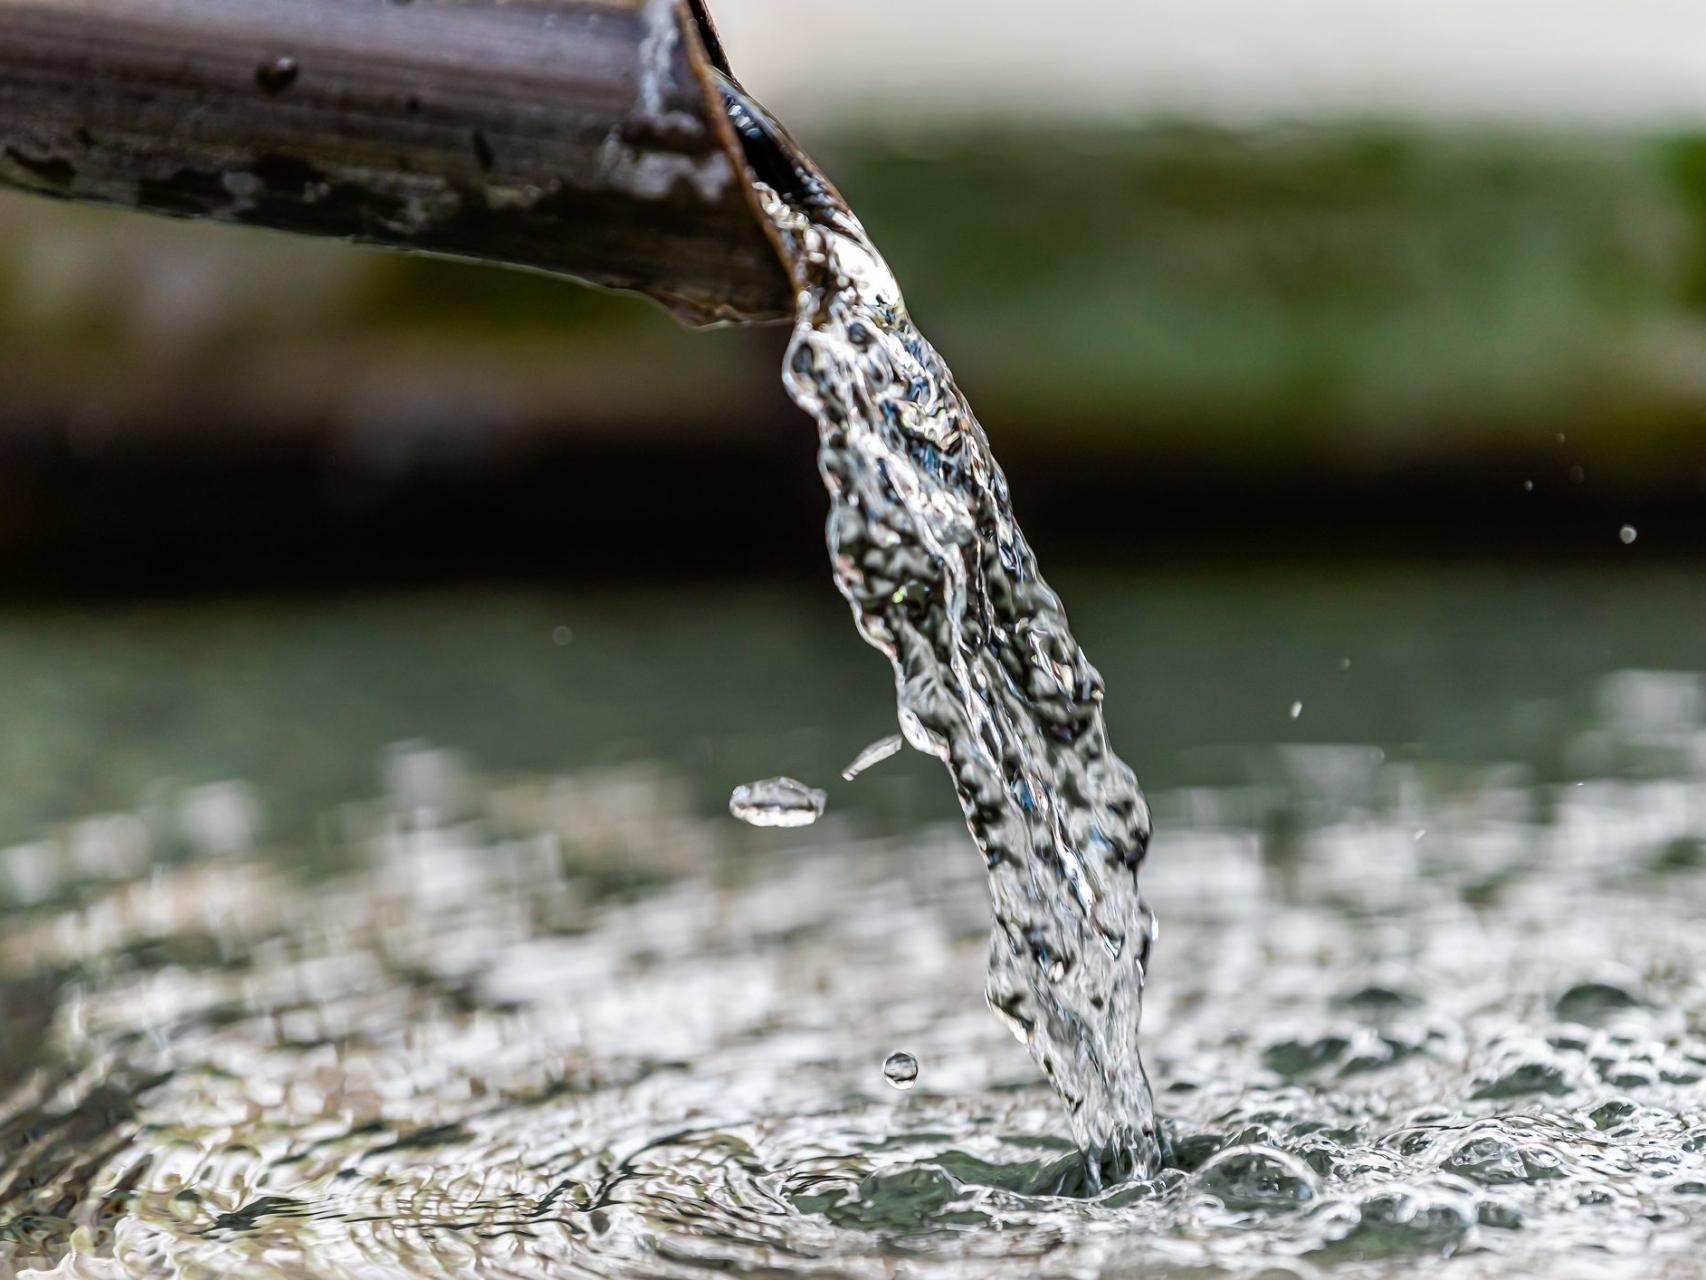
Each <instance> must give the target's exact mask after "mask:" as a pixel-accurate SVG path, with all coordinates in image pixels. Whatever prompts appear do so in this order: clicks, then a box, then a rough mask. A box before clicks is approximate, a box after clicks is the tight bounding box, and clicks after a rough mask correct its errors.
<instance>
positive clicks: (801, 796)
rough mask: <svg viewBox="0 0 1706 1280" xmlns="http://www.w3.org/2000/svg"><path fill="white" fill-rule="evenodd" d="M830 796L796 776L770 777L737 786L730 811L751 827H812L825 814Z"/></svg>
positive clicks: (731, 799) (730, 798)
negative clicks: (797, 778)
mask: <svg viewBox="0 0 1706 1280" xmlns="http://www.w3.org/2000/svg"><path fill="white" fill-rule="evenodd" d="M828 800H829V797H828V796H827V795H825V794H824V793H823V792H822V791H819V790H818V789H817V788H816V787H808V786H807V785H806V784H805V783H803V782H797V781H795V780H794V779H793V778H766V779H764V781H762V782H749V783H747V784H746V785H745V786H740V787H736V788H735V789H734V793H733V794H732V795H730V796H729V812H730V813H732V814H733V815H734V816H735V817H737V818H739V819H740V820H741V821H742V822H744V823H746V824H747V826H749V827H809V826H810V825H811V824H812V823H814V822H816V821H817V820H818V819H819V818H821V817H823V809H824V805H825V804H826V803H828Z"/></svg>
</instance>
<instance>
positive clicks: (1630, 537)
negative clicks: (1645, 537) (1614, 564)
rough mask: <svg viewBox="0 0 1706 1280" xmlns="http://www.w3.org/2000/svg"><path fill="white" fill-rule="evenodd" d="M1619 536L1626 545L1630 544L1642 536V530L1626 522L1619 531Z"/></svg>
mask: <svg viewBox="0 0 1706 1280" xmlns="http://www.w3.org/2000/svg"><path fill="white" fill-rule="evenodd" d="M1617 536H1618V537H1619V538H1621V539H1622V540H1623V545H1624V546H1628V545H1629V544H1630V543H1632V542H1634V541H1635V539H1636V538H1638V537H1640V536H1641V532H1640V530H1639V529H1637V528H1636V527H1635V526H1634V525H1632V524H1626V525H1624V526H1623V527H1622V528H1621V529H1619V530H1618V531H1617Z"/></svg>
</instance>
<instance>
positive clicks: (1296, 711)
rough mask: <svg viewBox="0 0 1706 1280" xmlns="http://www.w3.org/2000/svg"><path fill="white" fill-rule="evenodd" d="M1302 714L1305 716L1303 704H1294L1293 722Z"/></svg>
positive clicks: (1292, 706)
mask: <svg viewBox="0 0 1706 1280" xmlns="http://www.w3.org/2000/svg"><path fill="white" fill-rule="evenodd" d="M1302 714H1303V704H1302V703H1301V702H1294V703H1292V704H1291V718H1292V719H1293V720H1295V719H1297V718H1298V717H1299V716H1300V715H1302Z"/></svg>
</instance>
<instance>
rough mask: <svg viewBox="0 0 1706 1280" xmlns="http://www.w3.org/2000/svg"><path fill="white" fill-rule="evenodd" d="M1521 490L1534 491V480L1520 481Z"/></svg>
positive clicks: (1525, 491)
mask: <svg viewBox="0 0 1706 1280" xmlns="http://www.w3.org/2000/svg"><path fill="white" fill-rule="evenodd" d="M1522 491H1523V492H1524V493H1533V492H1534V481H1532V480H1524V481H1523V482H1522Z"/></svg>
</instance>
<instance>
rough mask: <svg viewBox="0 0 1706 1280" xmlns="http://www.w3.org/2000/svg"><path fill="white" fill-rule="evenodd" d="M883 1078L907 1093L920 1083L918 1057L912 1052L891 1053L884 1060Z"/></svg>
mask: <svg viewBox="0 0 1706 1280" xmlns="http://www.w3.org/2000/svg"><path fill="white" fill-rule="evenodd" d="M883 1079H885V1080H887V1081H888V1082H889V1083H890V1084H891V1085H893V1086H894V1087H895V1088H896V1089H899V1090H900V1091H901V1092H902V1093H905V1092H906V1091H907V1090H908V1089H910V1088H912V1086H913V1085H915V1084H917V1083H918V1059H917V1058H915V1057H913V1056H912V1055H911V1054H910V1053H891V1054H889V1056H888V1058H887V1059H886V1060H885V1061H884V1062H883Z"/></svg>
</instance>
